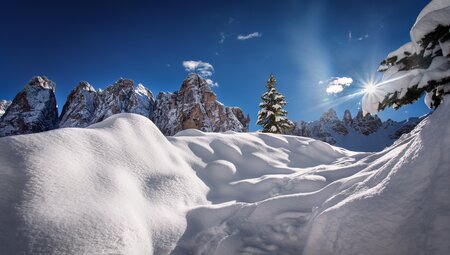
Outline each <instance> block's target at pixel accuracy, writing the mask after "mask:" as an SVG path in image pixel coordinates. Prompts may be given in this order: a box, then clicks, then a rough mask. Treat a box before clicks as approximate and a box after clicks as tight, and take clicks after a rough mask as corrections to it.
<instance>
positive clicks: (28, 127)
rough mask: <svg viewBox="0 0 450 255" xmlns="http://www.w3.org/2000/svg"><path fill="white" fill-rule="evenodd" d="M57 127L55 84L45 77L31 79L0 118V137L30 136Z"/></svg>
mask: <svg viewBox="0 0 450 255" xmlns="http://www.w3.org/2000/svg"><path fill="white" fill-rule="evenodd" d="M57 127H58V107H57V105H56V97H55V84H54V83H53V82H52V81H50V80H49V79H47V77H45V76H42V77H41V76H36V77H33V78H32V79H31V80H30V81H29V82H28V83H27V84H26V85H25V88H24V89H23V90H22V91H21V92H20V93H18V94H17V95H16V97H15V98H14V100H13V101H12V103H11V104H10V105H9V107H7V109H6V111H5V113H4V114H3V115H2V116H1V118H0V137H2V136H9V135H18V134H30V133H37V132H42V131H47V130H51V129H54V128H57Z"/></svg>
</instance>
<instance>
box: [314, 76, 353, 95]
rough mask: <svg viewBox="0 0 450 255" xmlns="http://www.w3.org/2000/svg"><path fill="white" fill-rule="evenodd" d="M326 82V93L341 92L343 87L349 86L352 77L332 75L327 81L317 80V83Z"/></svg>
mask: <svg viewBox="0 0 450 255" xmlns="http://www.w3.org/2000/svg"><path fill="white" fill-rule="evenodd" d="M325 83H326V84H327V88H326V92H327V93H328V94H338V93H341V92H342V91H343V90H344V88H345V87H348V86H350V85H351V84H352V83H353V79H352V78H350V77H333V78H330V79H329V80H328V81H319V84H325Z"/></svg>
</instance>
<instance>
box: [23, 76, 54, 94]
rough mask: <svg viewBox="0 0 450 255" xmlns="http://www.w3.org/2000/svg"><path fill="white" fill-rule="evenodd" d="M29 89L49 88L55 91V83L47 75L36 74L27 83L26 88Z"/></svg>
mask: <svg viewBox="0 0 450 255" xmlns="http://www.w3.org/2000/svg"><path fill="white" fill-rule="evenodd" d="M28 89H48V90H52V91H53V92H55V83H53V81H51V80H49V79H48V78H47V77H45V76H34V77H33V78H31V80H30V81H29V82H28V83H27V85H25V90H28Z"/></svg>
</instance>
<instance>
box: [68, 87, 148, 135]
mask: <svg viewBox="0 0 450 255" xmlns="http://www.w3.org/2000/svg"><path fill="white" fill-rule="evenodd" d="M153 105H154V99H153V95H152V92H151V91H150V90H148V89H147V88H145V87H144V86H143V85H142V84H139V85H138V86H137V87H136V88H135V87H134V83H133V81H132V80H128V79H119V80H117V81H116V82H115V83H114V84H113V85H110V86H108V87H107V88H106V90H103V91H101V90H99V91H95V89H94V88H93V87H92V86H91V85H90V84H89V83H87V82H80V83H79V84H78V86H77V87H75V89H73V90H72V92H71V93H70V94H69V96H68V97H67V101H66V103H65V104H64V107H63V111H62V112H61V117H60V123H59V126H60V127H86V126H89V125H91V124H94V123H97V122H100V121H102V120H104V119H106V118H107V117H109V116H111V115H113V114H117V113H124V112H128V113H137V114H140V115H143V116H145V117H147V118H150V115H151V114H152V111H153Z"/></svg>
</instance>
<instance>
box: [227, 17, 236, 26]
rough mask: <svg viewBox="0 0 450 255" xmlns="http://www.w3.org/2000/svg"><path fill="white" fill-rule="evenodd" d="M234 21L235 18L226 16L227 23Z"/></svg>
mask: <svg viewBox="0 0 450 255" xmlns="http://www.w3.org/2000/svg"><path fill="white" fill-rule="evenodd" d="M235 21H236V19H235V18H233V17H229V18H228V25H230V24H231V23H233V22H235Z"/></svg>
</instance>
